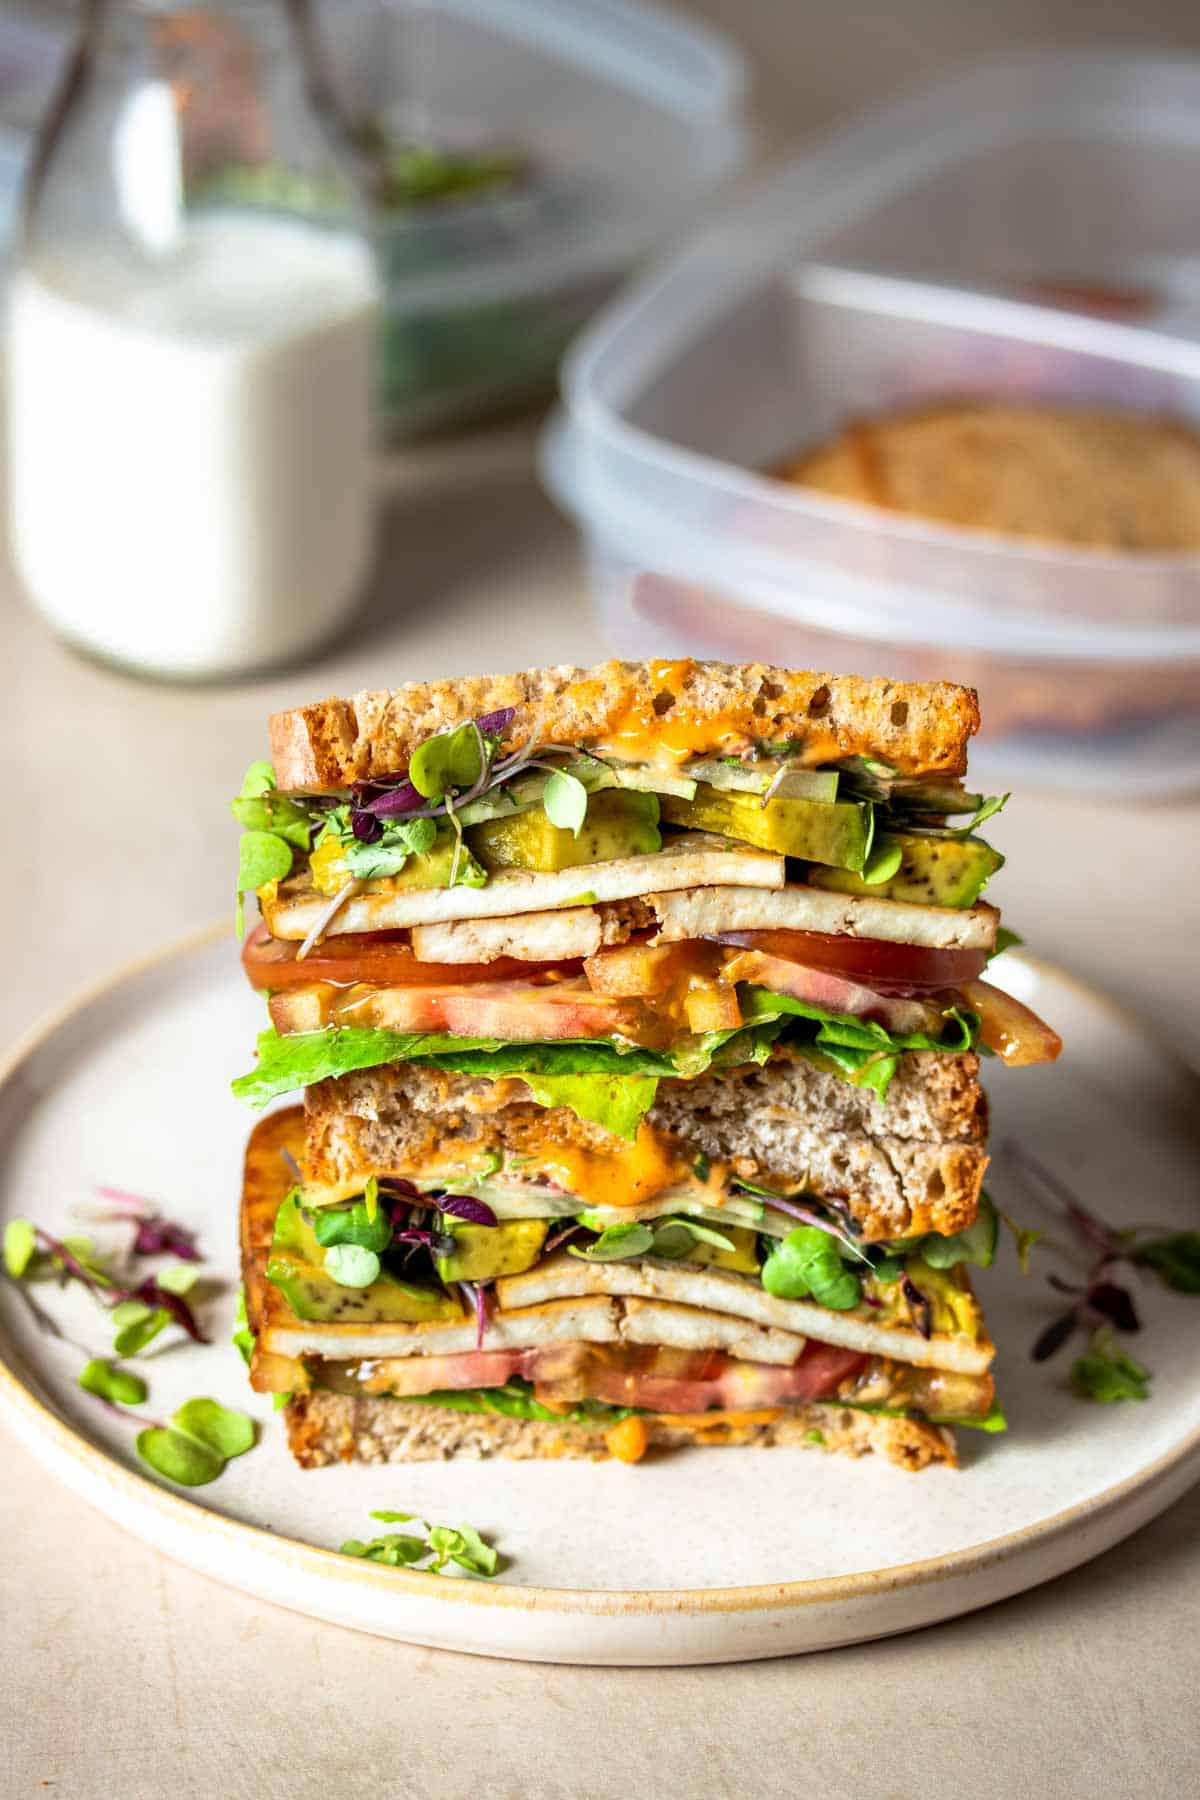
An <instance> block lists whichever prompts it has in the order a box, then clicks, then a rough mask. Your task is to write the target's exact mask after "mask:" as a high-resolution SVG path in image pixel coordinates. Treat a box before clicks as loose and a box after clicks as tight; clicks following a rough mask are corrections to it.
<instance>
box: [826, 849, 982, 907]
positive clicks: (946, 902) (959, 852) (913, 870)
mask: <svg viewBox="0 0 1200 1800" xmlns="http://www.w3.org/2000/svg"><path fill="white" fill-rule="evenodd" d="M888 846H893V847H896V846H898V847H899V850H900V867H899V868H898V869H897V870H896V873H895V874H894V875H891V876H889V877H888V879H887V880H886V881H879V882H876V883H875V884H874V885H873V886H872V885H870V884H868V883H867V882H865V881H864V880H863V879H862V876H861V875H852V874H850V873H849V872H848V871H847V870H845V869H828V868H826V869H810V870H809V871H808V883H809V886H810V887H819V888H832V889H833V890H834V891H835V892H836V893H839V894H867V895H873V896H874V897H875V899H877V900H913V901H916V902H917V903H918V904H919V905H921V906H974V904H975V902H976V900H978V898H979V896H980V893H981V892H982V891H983V888H984V886H985V885H986V883H987V882H988V880H989V879H990V877H991V876H993V875H994V874H995V873H996V870H997V869H999V868H1002V867H1003V866H1004V858H1003V857H1002V856H1001V854H1000V852H999V851H998V850H993V849H992V846H991V845H990V844H985V843H984V841H983V839H982V838H974V837H971V838H936V837H921V836H918V835H917V834H916V833H910V832H907V831H891V832H881V833H880V834H879V837H878V838H877V840H876V843H875V850H876V852H879V851H882V850H884V849H886V848H887V847H888Z"/></svg>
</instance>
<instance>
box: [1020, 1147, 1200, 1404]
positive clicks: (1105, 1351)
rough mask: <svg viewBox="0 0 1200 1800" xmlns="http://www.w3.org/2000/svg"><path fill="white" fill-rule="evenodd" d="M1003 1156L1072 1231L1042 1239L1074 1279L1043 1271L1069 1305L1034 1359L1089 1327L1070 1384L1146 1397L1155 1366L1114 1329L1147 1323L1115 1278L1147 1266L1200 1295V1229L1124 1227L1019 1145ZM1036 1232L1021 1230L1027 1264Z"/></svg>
mask: <svg viewBox="0 0 1200 1800" xmlns="http://www.w3.org/2000/svg"><path fill="white" fill-rule="evenodd" d="M1001 1157H1002V1159H1003V1161H1004V1162H1005V1163H1006V1164H1007V1166H1008V1168H1009V1170H1010V1172H1011V1174H1012V1175H1013V1176H1014V1177H1015V1179H1016V1180H1017V1182H1018V1183H1019V1184H1020V1186H1021V1188H1022V1190H1023V1192H1024V1193H1025V1194H1026V1196H1027V1197H1028V1198H1029V1199H1030V1200H1032V1201H1033V1202H1034V1203H1035V1204H1036V1205H1038V1206H1040V1207H1041V1208H1042V1209H1043V1211H1045V1212H1047V1213H1049V1214H1050V1215H1051V1216H1052V1217H1053V1218H1054V1220H1055V1222H1056V1223H1057V1224H1058V1225H1060V1226H1065V1227H1066V1229H1067V1231H1068V1232H1069V1234H1070V1242H1069V1244H1067V1245H1065V1246H1064V1245H1062V1244H1058V1243H1055V1242H1054V1241H1053V1240H1052V1239H1049V1238H1045V1239H1044V1241H1043V1248H1044V1249H1046V1250H1050V1251H1053V1252H1055V1253H1056V1254H1058V1255H1059V1256H1062V1257H1064V1258H1066V1259H1068V1260H1069V1261H1070V1262H1071V1263H1072V1264H1073V1265H1074V1279H1071V1280H1068V1279H1066V1278H1065V1277H1064V1276H1062V1275H1059V1274H1057V1273H1050V1274H1048V1275H1047V1277H1046V1280H1047V1282H1048V1284H1049V1286H1050V1287H1051V1288H1053V1290H1054V1292H1055V1293H1056V1294H1061V1295H1064V1296H1065V1297H1066V1298H1067V1299H1068V1301H1069V1304H1068V1305H1067V1307H1066V1308H1065V1310H1064V1311H1062V1312H1060V1313H1059V1314H1058V1316H1057V1317H1056V1318H1054V1319H1052V1320H1051V1321H1050V1323H1049V1324H1048V1325H1047V1326H1046V1327H1045V1328H1044V1330H1042V1331H1041V1332H1039V1334H1038V1336H1037V1338H1036V1339H1035V1340H1034V1343H1033V1346H1032V1349H1031V1350H1030V1355H1031V1356H1032V1358H1033V1360H1034V1362H1046V1361H1048V1360H1049V1358H1050V1357H1052V1356H1054V1355H1055V1354H1056V1353H1057V1352H1058V1351H1059V1350H1061V1349H1062V1347H1063V1345H1064V1344H1066V1343H1067V1342H1068V1341H1069V1340H1070V1339H1071V1338H1072V1337H1074V1335H1075V1334H1076V1332H1078V1331H1084V1332H1087V1333H1088V1335H1089V1337H1090V1340H1091V1344H1090V1348H1089V1350H1088V1352H1087V1353H1086V1354H1085V1355H1083V1356H1081V1357H1079V1358H1078V1359H1077V1361H1076V1362H1075V1364H1074V1365H1073V1367H1072V1369H1071V1386H1072V1388H1073V1390H1074V1391H1075V1392H1076V1393H1077V1394H1079V1395H1081V1396H1082V1397H1083V1398H1085V1399H1088V1400H1099V1401H1102V1402H1105V1403H1111V1402H1113V1401H1117V1400H1145V1399H1147V1398H1148V1393H1149V1389H1148V1383H1149V1381H1150V1370H1149V1369H1147V1368H1145V1367H1143V1365H1142V1364H1141V1363H1138V1362H1135V1361H1134V1360H1133V1358H1132V1357H1130V1356H1126V1355H1123V1354H1122V1353H1121V1352H1120V1351H1118V1350H1114V1349H1113V1347H1112V1346H1113V1342H1114V1337H1113V1334H1114V1332H1117V1331H1119V1332H1125V1333H1132V1332H1136V1331H1140V1330H1141V1325H1142V1322H1141V1318H1140V1316H1139V1313H1138V1309H1137V1306H1136V1304H1135V1302H1134V1297H1133V1294H1132V1293H1131V1291H1130V1289H1129V1288H1128V1287H1127V1286H1126V1285H1125V1284H1124V1283H1123V1282H1122V1281H1119V1280H1115V1279H1114V1276H1115V1275H1116V1274H1119V1273H1120V1272H1121V1271H1122V1268H1123V1266H1124V1267H1129V1268H1132V1269H1148V1270H1150V1271H1151V1272H1152V1273H1153V1274H1155V1275H1157V1276H1158V1278H1159V1280H1160V1281H1161V1282H1162V1284H1163V1286H1164V1287H1167V1288H1170V1289H1172V1290H1173V1291H1174V1292H1175V1293H1177V1294H1200V1232H1196V1231H1180V1232H1170V1233H1164V1232H1162V1231H1160V1230H1159V1229H1158V1228H1157V1227H1154V1226H1140V1225H1139V1226H1132V1227H1129V1228H1127V1229H1124V1230H1119V1229H1118V1228H1117V1227H1116V1226H1113V1225H1108V1224H1106V1223H1105V1221H1104V1220H1103V1219H1101V1218H1099V1217H1097V1215H1096V1214H1095V1213H1093V1212H1091V1211H1089V1209H1088V1208H1087V1207H1086V1206H1084V1205H1083V1204H1082V1202H1081V1201H1079V1200H1078V1199H1076V1197H1075V1195H1074V1194H1073V1193H1072V1192H1071V1190H1070V1189H1069V1188H1068V1187H1067V1185H1066V1183H1065V1182H1063V1181H1062V1180H1060V1178H1059V1177H1058V1176H1057V1175H1055V1174H1054V1173H1053V1171H1052V1170H1050V1169H1048V1168H1047V1167H1046V1166H1045V1164H1044V1163H1042V1162H1041V1161H1040V1160H1039V1159H1038V1158H1037V1157H1035V1156H1034V1155H1032V1154H1031V1152H1029V1151H1028V1150H1025V1149H1023V1148H1021V1146H1020V1145H1016V1144H1006V1145H1004V1146H1003V1148H1002V1150H1001ZM1034 1235H1035V1234H1031V1233H1022V1234H1020V1238H1019V1240H1018V1249H1019V1250H1022V1249H1023V1250H1024V1251H1025V1257H1024V1258H1023V1260H1022V1266H1023V1267H1024V1266H1025V1261H1026V1260H1027V1256H1028V1249H1029V1247H1030V1240H1031V1238H1032V1237H1033V1236H1034ZM1022 1239H1023V1240H1024V1242H1022V1241H1021V1240H1022Z"/></svg>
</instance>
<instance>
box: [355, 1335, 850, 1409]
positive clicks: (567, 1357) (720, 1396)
mask: <svg viewBox="0 0 1200 1800" xmlns="http://www.w3.org/2000/svg"><path fill="white" fill-rule="evenodd" d="M485 1342H486V1339H485ZM866 1360H867V1359H866V1357H865V1356H863V1355H861V1354H860V1353H859V1352H858V1351H857V1350H840V1349H838V1348H837V1347H836V1346H835V1345H833V1344H819V1343H814V1342H813V1341H812V1339H810V1340H809V1342H808V1343H807V1344H806V1345H805V1347H804V1350H803V1351H802V1353H801V1355H800V1359H799V1361H798V1362H795V1363H793V1364H792V1365H791V1366H790V1367H787V1366H780V1365H776V1364H774V1363H747V1362H739V1361H737V1360H736V1358H734V1357H732V1356H726V1355H725V1354H724V1352H722V1351H717V1350H697V1351H683V1350H673V1349H669V1348H666V1347H662V1348H653V1347H651V1346H645V1347H641V1346H638V1347H634V1346H632V1345H631V1346H629V1347H627V1348H621V1349H610V1348H609V1347H608V1346H604V1347H603V1348H600V1347H598V1346H594V1345H591V1344H582V1343H580V1344H555V1345H549V1346H547V1347H546V1348H545V1349H528V1350H482V1351H479V1350H475V1351H465V1352H463V1353H462V1354H461V1355H459V1356H414V1357H404V1358H395V1359H390V1358H389V1359H388V1361H387V1362H386V1364H385V1365H384V1366H383V1367H381V1368H380V1370H379V1373H378V1378H377V1379H376V1380H375V1381H374V1382H371V1383H368V1385H369V1386H372V1387H375V1388H378V1389H379V1390H381V1391H382V1390H384V1389H386V1391H387V1392H388V1393H392V1394H410V1395H412V1394H433V1393H438V1392H440V1391H441V1390H443V1389H452V1388H473V1387H484V1388H486V1387H496V1386H499V1385H501V1384H502V1383H503V1382H505V1381H510V1380H511V1379H512V1377H513V1376H514V1375H521V1376H524V1377H525V1379H526V1380H528V1381H532V1382H533V1383H534V1384H535V1388H536V1393H537V1398H538V1399H539V1400H540V1401H541V1402H542V1404H543V1405H545V1406H552V1407H566V1406H572V1405H578V1403H579V1402H580V1401H581V1400H600V1401H603V1402H604V1403H605V1404H606V1405H608V1406H641V1407H645V1408H646V1409H647V1410H649V1411H651V1412H670V1413H704V1412H708V1411H709V1410H710V1409H712V1408H718V1409H721V1410H727V1411H728V1410H732V1411H746V1410H752V1409H754V1408H758V1407H778V1406H786V1405H788V1404H789V1403H791V1404H793V1405H795V1404H803V1403H804V1402H805V1401H809V1400H825V1399H829V1398H831V1397H832V1396H833V1395H834V1394H835V1393H836V1392H837V1390H838V1388H839V1387H840V1385H841V1383H842V1382H843V1381H845V1380H846V1379H847V1377H848V1376H851V1375H855V1374H857V1373H858V1371H859V1369H860V1368H861V1367H862V1365H863V1364H864V1363H865V1362H866Z"/></svg>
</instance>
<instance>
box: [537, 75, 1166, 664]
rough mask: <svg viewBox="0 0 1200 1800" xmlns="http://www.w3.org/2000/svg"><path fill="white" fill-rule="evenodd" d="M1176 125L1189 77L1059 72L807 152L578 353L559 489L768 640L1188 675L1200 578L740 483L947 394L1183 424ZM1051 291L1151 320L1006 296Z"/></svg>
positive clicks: (764, 481) (760, 478)
mask: <svg viewBox="0 0 1200 1800" xmlns="http://www.w3.org/2000/svg"><path fill="white" fill-rule="evenodd" d="M1197 120H1200V62H1198V61H1197V60H1195V59H1189V58H1177V59H1171V60H1167V59H1164V58H1150V57H1114V56H1080V55H1077V54H1074V53H1067V52H1062V53H1054V54H1051V55H1049V56H1040V57H1034V58H1028V59H1023V60H1021V61H1017V62H1012V63H1005V64H1000V65H995V66H992V67H990V68H986V69H984V70H981V71H978V72H977V73H975V74H973V75H971V76H968V77H964V78H963V79H962V80H960V81H957V82H953V83H950V84H949V85H948V86H946V87H944V88H941V89H939V90H935V91H934V92H933V93H931V94H929V95H925V96H922V97H920V98H919V99H917V100H914V101H910V102H906V103H905V104H904V105H902V106H900V107H897V108H894V109H892V110H891V111H889V112H887V113H884V114H881V115H879V116H878V117H877V118H875V119H874V120H872V121H870V122H868V123H867V124H865V125H860V126H857V127H855V128H853V129H851V130H848V131H845V132H841V133H839V134H837V135H836V136H834V137H832V138H830V139H827V140H826V141H825V142H824V143H823V144H821V145H820V146H818V147H817V148H815V149H814V150H813V151H811V152H810V153H809V154H807V155H806V156H804V157H802V158H800V159H799V160H798V161H796V162H795V163H793V164H792V165H790V166H789V167H788V168H787V169H785V170H784V171H783V172H782V173H781V174H779V175H778V176H776V177H775V178H774V179H772V180H771V181H769V182H768V183H767V184H766V185H765V186H764V187H762V188H761V189H760V190H759V191H758V192H757V194H755V195H753V196H751V197H750V198H749V199H748V200H747V201H745V202H743V203H742V204H740V205H739V206H738V209H737V211H736V213H733V214H730V215H728V216H726V217H724V218H723V219H721V220H720V221H719V222H718V223H717V224H716V225H714V226H713V227H711V228H710V229H709V230H707V231H706V232H704V233H703V235H702V236H701V237H700V238H699V239H698V240H697V241H696V242H695V243H694V244H693V245H692V246H691V247H690V248H688V249H687V250H685V251H684V252H683V253H682V254H681V255H680V256H678V257H677V258H675V259H674V260H673V261H672V262H671V263H670V264H669V265H667V266H666V267H665V268H664V269H662V270H661V271H660V272H659V273H658V274H656V275H654V276H652V277H651V278H649V279H648V280H646V281H644V282H643V283H641V284H640V285H639V286H638V287H637V288H636V289H635V290H633V291H632V292H631V293H630V294H629V295H628V296H627V297H626V298H625V299H623V300H621V301H619V302H618V303H617V304H616V305H615V306H613V307H611V308H610V309H609V310H608V311H607V312H606V313H605V314H604V315H602V316H601V317H600V318H599V319H598V320H597V321H596V322H595V323H594V324H593V325H592V327H591V328H590V329H589V330H588V331H587V333H586V334H585V335H584V336H583V338H581V339H580V340H579V341H578V343H577V345H576V347H575V348H574V350H573V351H572V353H571V355H570V357H569V359H568V362H567V364H566V366H565V370H564V376H563V395H564V417H563V421H562V422H560V424H559V425H558V427H557V428H556V430H555V433H554V435H553V437H552V438H551V439H550V440H549V443H548V448H547V457H546V469H547V474H548V478H549V479H550V482H551V485H552V487H553V488H554V490H555V491H556V492H557V493H558V494H559V495H560V496H561V497H562V498H563V499H564V501H565V502H566V503H567V504H568V505H569V506H570V508H571V510H572V511H574V512H576V513H577V515H578V516H580V517H581V518H582V519H584V520H585V522H586V523H587V525H588V527H589V529H590V530H592V531H594V532H596V533H597V534H598V535H599V536H600V537H602V538H603V539H605V540H606V541H609V542H611V543H614V544H620V545H621V546H622V547H623V550H624V551H625V552H627V553H628V554H629V556H630V557H631V558H632V559H633V560H634V561H635V562H637V563H638V565H639V566H641V567H643V568H646V569H655V570H663V571H667V572H670V573H673V574H676V575H679V576H680V577H682V578H689V577H690V578H694V579H700V580H703V581H704V582H705V583H707V584H708V585H709V586H713V587H717V586H719V587H723V588H726V589H727V590H728V592H729V593H730V594H731V595H732V596H735V597H739V598H742V599H745V600H746V601H748V602H750V601H752V602H753V603H754V604H755V605H757V606H758V607H760V608H762V609H764V610H766V611H775V612H777V613H778V614H779V615H780V617H781V618H786V619H788V620H790V621H801V622H806V623H811V624H814V625H819V626H821V627H822V628H823V629H826V630H828V629H831V628H836V629H838V630H839V631H845V632H847V633H853V634H854V635H855V636H856V637H857V638H859V639H866V640H874V641H877V642H879V643H881V644H882V643H885V642H886V643H889V644H892V643H923V644H934V645H937V644H944V645H947V646H956V647H961V648H969V649H971V650H978V651H979V652H981V653H983V654H989V653H995V654H1002V655H1006V656H1013V655H1019V656H1024V657H1030V658H1037V659H1045V660H1047V661H1048V662H1051V663H1053V662H1064V661H1071V660H1075V659H1079V658H1081V657H1083V658H1086V659H1087V660H1088V661H1089V662H1091V663H1096V662H1112V663H1118V662H1129V663H1137V662H1142V663H1153V662H1168V661H1175V660H1177V659H1187V658H1200V556H1196V555H1192V554H1152V555H1151V554H1144V553H1133V552H1119V553H1113V552H1108V551H1097V550H1091V549H1077V548H1071V547H1069V546H1058V545H1053V544H1044V543H1038V542H1034V541H1031V540H1022V539H1016V538H1011V537H999V536H992V537H989V536H985V535H984V534H982V533H977V532H973V531H964V530H959V529H955V528H949V527H941V526H938V525H933V524H927V523H924V522H922V521H921V520H919V519H916V518H902V517H900V516H898V515H897V514H895V513H885V512H882V511H880V510H877V509H875V508H869V507H866V506H861V505H858V504H855V503H852V502H847V501H841V500H836V499H831V498H830V499H826V498H823V497H821V496H819V495H815V494H812V493H810V492H805V491H803V490H800V489H796V488H792V487H788V486H786V485H784V484H783V483H781V482H777V481H774V480H772V479H769V478H767V477H766V476H765V475H763V474H761V473H758V472H757V471H760V470H764V469H766V468H769V467H770V466H771V464H772V463H773V462H774V461H775V460H776V459H777V458H778V457H780V456H782V455H783V454H785V453H786V452H788V451H792V450H795V449H797V448H799V447H800V446H801V445H803V444H805V443H815V442H819V441H820V440H821V439H822V437H825V436H828V435H829V434H830V433H832V432H833V431H834V430H836V429H837V428H838V427H839V426H840V425H841V424H843V423H844V422H845V420H846V419H847V417H853V416H854V415H855V414H856V413H859V414H860V413H865V412H872V413H879V412H886V411H888V410H889V409H891V408H894V407H898V406H903V405H908V404H912V403H914V402H917V401H920V400H923V399H926V398H933V397H937V398H942V397H945V396H946V395H947V394H955V395H963V394H987V395H989V396H1000V397H1023V398H1037V399H1043V400H1050V401H1053V402H1055V403H1068V404H1072V405H1087V406H1096V407H1115V408H1119V409H1121V410H1125V411H1134V412H1139V413H1146V414H1164V415H1169V416H1172V417H1174V418H1176V419H1182V420H1184V421H1191V422H1197V423H1200V341H1198V338H1197V334H1196V333H1195V332H1194V331H1193V330H1192V329H1191V328H1190V327H1189V323H1188V319H1189V307H1190V304H1191V303H1190V300H1189V292H1190V290H1189V288H1188V282H1189V280H1190V279H1191V278H1192V274H1193V273H1194V272H1195V271H1196V270H1197V267H1198V264H1197V261H1196V258H1195V255H1194V244H1195V238H1194V220H1195V216H1196V215H1195V194H1196V192H1197V191H1198V184H1200V126H1198V125H1197ZM1064 220H1066V224H1065V225H1064V223H1063V221H1064ZM914 271H915V272H916V273H915V274H914ZM1164 272H1169V276H1170V279H1168V278H1167V273H1164ZM1056 280H1057V281H1060V282H1064V283H1071V282H1075V283H1079V282H1092V283H1108V284H1115V285H1116V286H1118V287H1124V288H1126V289H1128V288H1133V287H1139V286H1140V287H1141V289H1142V290H1143V291H1147V292H1148V293H1149V301H1148V303H1147V304H1146V305H1145V306H1142V307H1139V308H1137V309H1135V310H1137V311H1138V313H1139V314H1140V322H1138V323H1128V322H1123V321H1121V320H1117V319H1113V318H1101V317H1094V316H1093V317H1089V316H1084V315H1083V314H1082V313H1080V312H1079V311H1069V310H1062V309H1061V308H1059V307H1056V306H1054V305H1050V304H1042V303H1037V302H1036V301H1034V300H1030V299H1026V298H1020V297H1018V296H1020V295H1022V294H1024V293H1026V292H1027V291H1028V290H1029V286H1030V284H1031V283H1034V282H1043V283H1047V282H1049V283H1052V282H1054V281H1056ZM1155 282H1157V284H1158V285H1157V286H1153V285H1152V284H1153V283H1155ZM1148 284H1150V285H1149V286H1148ZM1197 298H1198V304H1200V288H1197Z"/></svg>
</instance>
